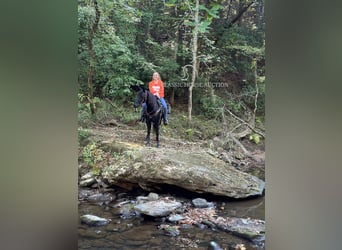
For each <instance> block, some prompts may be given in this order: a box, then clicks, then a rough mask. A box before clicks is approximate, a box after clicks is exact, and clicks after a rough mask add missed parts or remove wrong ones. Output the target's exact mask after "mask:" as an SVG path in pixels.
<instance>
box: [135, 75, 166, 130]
mask: <svg viewBox="0 0 342 250" xmlns="http://www.w3.org/2000/svg"><path fill="white" fill-rule="evenodd" d="M148 88H149V91H150V92H151V93H152V94H153V95H155V96H157V97H158V98H159V100H160V102H161V104H162V106H163V109H164V125H167V124H168V123H169V122H168V119H167V112H168V110H167V105H166V102H165V99H164V83H163V81H162V80H161V79H160V75H159V73H158V72H154V73H153V75H152V81H150V82H149V84H148ZM145 110H146V103H143V104H142V111H141V121H143V120H144V117H143V116H144V113H145Z"/></svg>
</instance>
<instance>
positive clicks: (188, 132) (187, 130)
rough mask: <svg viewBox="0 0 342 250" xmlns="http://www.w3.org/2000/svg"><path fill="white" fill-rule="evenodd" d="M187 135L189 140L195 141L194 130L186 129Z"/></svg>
mask: <svg viewBox="0 0 342 250" xmlns="http://www.w3.org/2000/svg"><path fill="white" fill-rule="evenodd" d="M185 134H186V135H187V139H188V140H189V141H192V140H193V136H194V130H193V129H192V128H189V129H186V130H185Z"/></svg>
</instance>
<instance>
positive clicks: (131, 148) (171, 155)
mask: <svg viewBox="0 0 342 250" xmlns="http://www.w3.org/2000/svg"><path fill="white" fill-rule="evenodd" d="M111 144H112V147H113V148H117V145H116V143H114V142H111ZM107 146H108V145H107ZM120 151H121V152H122V153H123V154H124V157H121V158H120V159H118V160H117V161H116V162H115V164H113V165H111V166H109V167H107V168H105V169H104V171H103V173H102V175H103V178H105V179H106V180H107V181H108V182H109V183H110V184H113V185H117V186H121V187H124V188H132V187H135V186H140V187H141V188H143V189H145V190H147V191H151V190H154V189H155V188H156V187H158V186H162V185H165V184H168V185H173V186H177V187H180V188H183V189H186V190H189V191H192V192H197V193H209V194H213V195H219V196H226V197H232V198H246V197H250V196H258V195H262V193H263V190H264V187H265V183H264V181H262V180H260V179H258V178H257V177H255V176H253V175H250V174H247V173H244V172H241V171H239V170H237V169H235V168H234V167H233V166H231V165H229V164H228V163H225V162H223V161H222V160H220V159H217V158H215V157H213V156H211V155H210V154H208V153H206V151H205V150H200V149H196V150H192V151H187V152H186V151H180V150H176V149H173V148H159V149H157V148H150V147H144V146H140V145H137V144H130V143H125V144H123V143H120Z"/></svg>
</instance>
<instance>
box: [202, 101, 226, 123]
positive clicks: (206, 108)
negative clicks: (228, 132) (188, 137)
mask: <svg viewBox="0 0 342 250" xmlns="http://www.w3.org/2000/svg"><path fill="white" fill-rule="evenodd" d="M199 103H200V106H199V110H200V111H201V114H202V115H203V116H204V117H206V118H208V119H215V120H221V113H222V107H223V100H222V99H221V98H220V97H218V96H215V97H211V96H208V97H203V98H202V99H200V100H199Z"/></svg>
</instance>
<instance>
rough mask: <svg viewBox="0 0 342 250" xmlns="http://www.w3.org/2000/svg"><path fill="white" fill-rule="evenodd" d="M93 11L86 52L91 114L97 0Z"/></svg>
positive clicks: (93, 106)
mask: <svg viewBox="0 0 342 250" xmlns="http://www.w3.org/2000/svg"><path fill="white" fill-rule="evenodd" d="M94 6H95V12H96V19H95V23H94V25H93V27H92V29H91V30H90V33H89V39H88V43H87V46H88V52H89V56H90V59H89V70H88V100H89V104H90V112H91V114H92V115H93V114H95V105H94V96H93V75H94V68H95V67H94V64H95V52H94V49H93V39H94V35H95V33H96V31H97V29H98V25H99V21H100V10H99V7H98V5H97V1H96V0H94Z"/></svg>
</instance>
